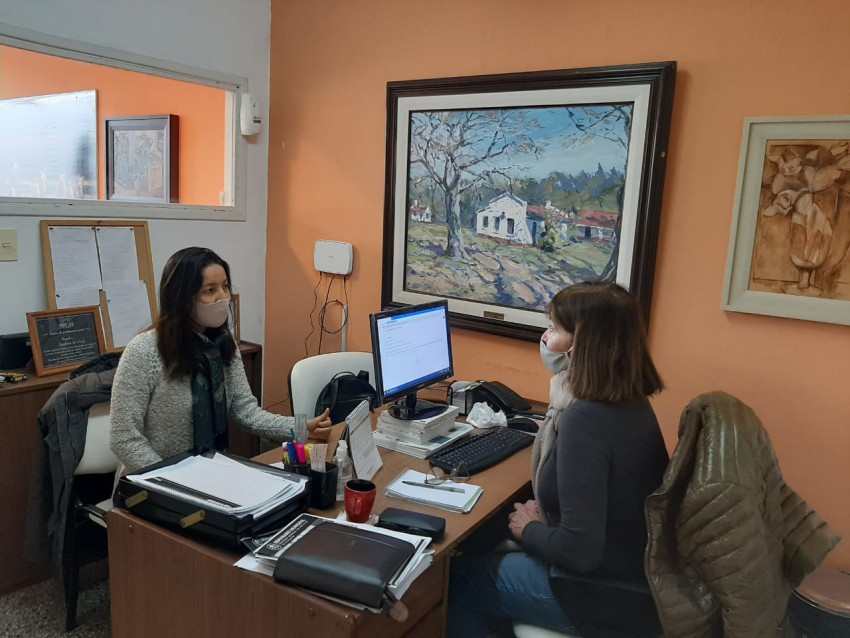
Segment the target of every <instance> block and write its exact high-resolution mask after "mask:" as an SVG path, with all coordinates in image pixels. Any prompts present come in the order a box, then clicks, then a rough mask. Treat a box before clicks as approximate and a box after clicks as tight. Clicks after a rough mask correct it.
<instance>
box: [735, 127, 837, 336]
mask: <svg viewBox="0 0 850 638" xmlns="http://www.w3.org/2000/svg"><path fill="white" fill-rule="evenodd" d="M848 248H850V117H848V116H821V117H815V116H812V117H790V118H749V119H747V120H746V122H745V124H744V137H743V143H742V149H741V162H740V165H739V173H738V188H737V194H736V198H735V217H734V222H733V225H732V233H731V238H730V245H729V257H728V261H727V269H726V285H725V289H724V298H723V308H724V309H725V310H733V311H738V312H749V313H755V314H764V315H774V316H777V317H790V318H796V319H808V320H811V321H823V322H829V323H841V324H850V257H848Z"/></svg>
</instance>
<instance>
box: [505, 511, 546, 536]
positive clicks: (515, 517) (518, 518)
mask: <svg viewBox="0 0 850 638" xmlns="http://www.w3.org/2000/svg"><path fill="white" fill-rule="evenodd" d="M532 521H542V519H541V517H540V510H539V509H538V507H537V501H526V502H525V503H514V511H513V513H511V514H510V515H509V516H508V528H509V529H510V530H511V535H512V536H513V537H514V538H515V539H516V540H518V541H520V542H522V532H523V530H524V529H525V526H526V525H528V524H529V523H530V522H532Z"/></svg>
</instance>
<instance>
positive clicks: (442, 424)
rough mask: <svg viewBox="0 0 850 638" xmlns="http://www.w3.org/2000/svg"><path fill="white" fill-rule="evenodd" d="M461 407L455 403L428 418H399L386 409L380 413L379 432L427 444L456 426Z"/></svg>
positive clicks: (419, 443) (403, 439) (417, 443)
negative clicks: (456, 418)
mask: <svg viewBox="0 0 850 638" xmlns="http://www.w3.org/2000/svg"><path fill="white" fill-rule="evenodd" d="M458 412H459V409H458V408H457V407H455V406H453V405H450V406H447V407H446V409H445V410H444V411H443V412H441V413H440V414H438V415H437V416H433V417H430V418H428V419H411V420H405V419H398V418H396V417H394V416H392V415H390V412H389V410H384V411H383V412H381V414H380V415H378V432H380V433H381V434H384V435H386V436H388V437H391V438H397V439H400V440H402V441H407V442H408V443H413V444H416V445H425V444H426V443H427V442H428V441H430V440H432V439H434V438H436V437H438V436H444V435H445V434H447V433H448V432H449V430H451V429H452V428H453V427H454V424H455V417H456V416H457V414H458Z"/></svg>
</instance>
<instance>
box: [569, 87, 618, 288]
mask: <svg viewBox="0 0 850 638" xmlns="http://www.w3.org/2000/svg"><path fill="white" fill-rule="evenodd" d="M632 108H633V107H632V105H631V104H612V105H609V106H606V107H605V109H604V110H602V111H600V109H598V108H576V107H568V108H567V109H566V111H567V117H569V118H570V120H571V121H572V123H573V126H575V128H576V130H577V131H578V132H579V135H576V136H573V137H570V138H567V139H566V140H565V141H564V144H565V146H567V148H573V147H577V146H581V145H582V144H584V143H586V142H588V141H589V140H590V139H591V138H594V137H598V138H602V139H604V140H608V141H609V142H613V143H614V144H616V145H617V146H619V147H621V148H622V149H623V150H624V151H626V153H628V150H629V135H630V134H631V130H632ZM617 205H618V208H619V211H618V212H619V213H620V215H619V217H617V225H616V226H615V227H614V242H613V243H614V250H613V251H611V257H609V258H608V263H607V264H606V265H605V268H603V269H602V273H601V274H600V275H599V279H600V280H601V281H614V280H615V278H616V276H617V261H618V260H619V258H620V236H621V235H620V233H621V228H622V225H623V189H622V187H621V188H620V189H619V190H618V192H617Z"/></svg>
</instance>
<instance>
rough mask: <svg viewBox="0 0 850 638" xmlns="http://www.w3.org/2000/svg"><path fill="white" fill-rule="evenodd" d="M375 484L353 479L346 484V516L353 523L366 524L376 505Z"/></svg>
mask: <svg viewBox="0 0 850 638" xmlns="http://www.w3.org/2000/svg"><path fill="white" fill-rule="evenodd" d="M375 492H376V490H375V484H374V483H373V482H372V481H364V480H363V479H352V480H350V481H348V482H347V483H346V484H345V515H346V516H347V517H348V520H349V521H351V522H352V523H365V522H366V521H368V520H369V515H370V514H371V513H372V506H373V505H374V504H375Z"/></svg>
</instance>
